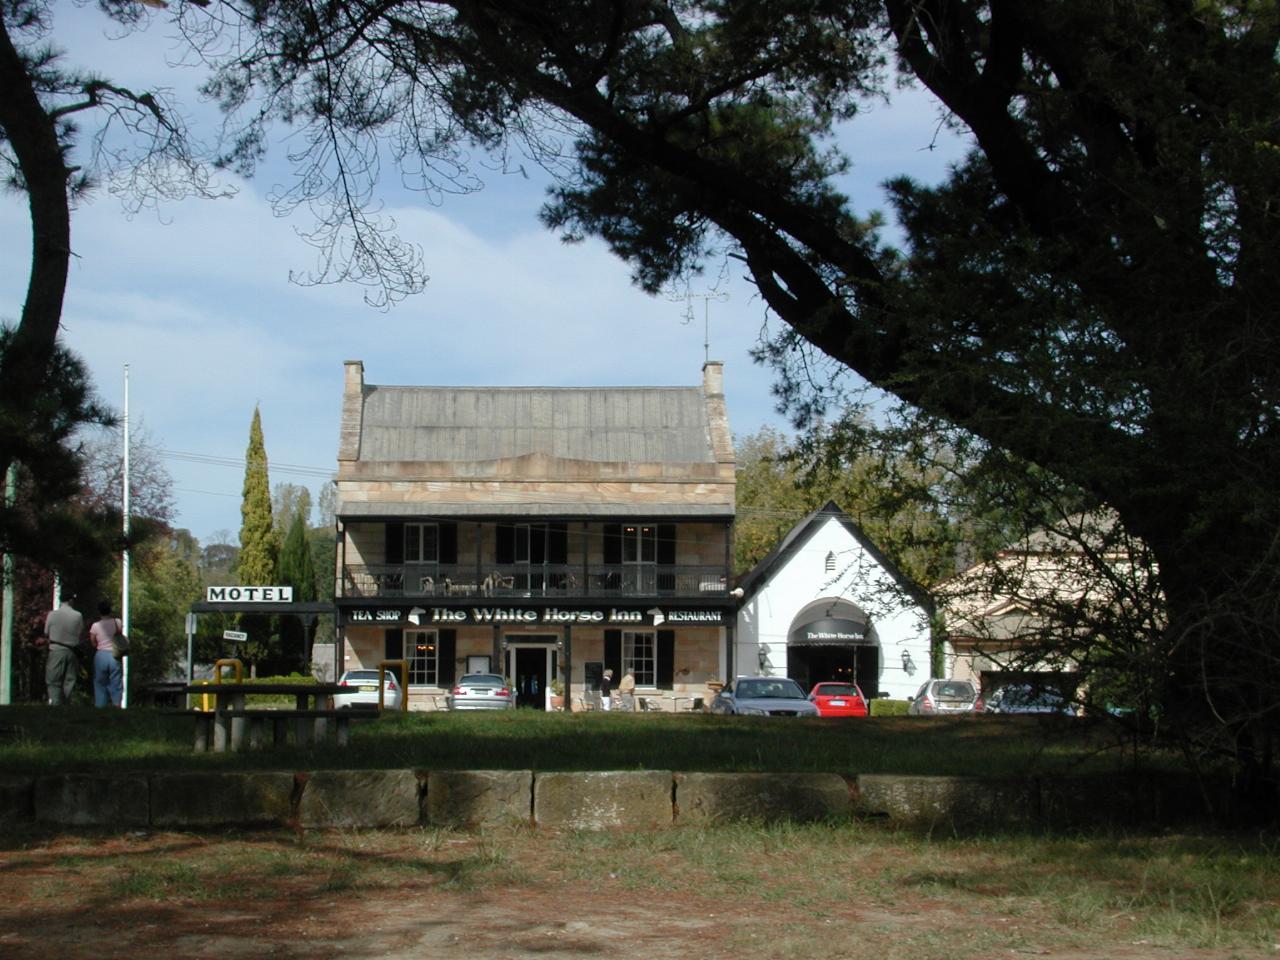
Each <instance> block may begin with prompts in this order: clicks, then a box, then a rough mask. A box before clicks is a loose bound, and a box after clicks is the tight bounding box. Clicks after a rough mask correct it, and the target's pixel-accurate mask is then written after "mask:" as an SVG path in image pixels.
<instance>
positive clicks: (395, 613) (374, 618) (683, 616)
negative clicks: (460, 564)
mask: <svg viewBox="0 0 1280 960" xmlns="http://www.w3.org/2000/svg"><path fill="white" fill-rule="evenodd" d="M415 614H416V619H415ZM402 616H407V617H408V618H409V620H410V621H411V622H413V623H442V624H459V623H506V624H520V623H541V624H592V623H599V624H614V623H635V624H647V623H652V624H653V625H654V626H655V627H656V626H661V625H662V624H664V623H690V624H698V623H702V624H719V623H722V622H723V616H722V614H721V612H720V611H719V610H667V611H663V610H659V609H658V608H656V607H655V608H653V609H651V610H645V611H643V612H642V611H640V610H620V609H618V608H617V607H611V608H609V609H607V610H602V609H587V610H571V609H561V608H559V607H547V608H529V607H470V608H465V607H459V608H445V607H431V608H430V609H427V610H423V609H421V608H415V609H414V610H411V611H410V610H401V609H399V608H379V609H371V610H351V611H350V612H348V614H347V619H348V620H350V621H351V622H353V623H360V622H365V623H368V622H374V623H386V622H392V621H399V620H400V619H401V617H402Z"/></svg>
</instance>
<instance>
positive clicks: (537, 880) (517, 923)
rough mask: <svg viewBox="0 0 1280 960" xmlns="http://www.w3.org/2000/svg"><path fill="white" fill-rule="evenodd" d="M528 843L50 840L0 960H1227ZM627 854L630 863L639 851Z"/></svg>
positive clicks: (30, 849) (14, 884)
mask: <svg viewBox="0 0 1280 960" xmlns="http://www.w3.org/2000/svg"><path fill="white" fill-rule="evenodd" d="M644 846H645V845H644V842H643V838H641V840H640V842H635V841H634V840H633V842H632V843H631V844H629V845H628V847H627V848H625V849H624V850H621V851H620V850H619V849H618V848H617V847H615V846H610V845H609V844H608V843H604V844H599V845H596V844H593V843H591V842H588V843H586V844H585V845H583V844H582V843H567V844H566V843H565V842H561V841H560V840H558V839H557V838H556V837H554V836H547V835H525V836H521V837H515V838H505V839H503V840H500V841H499V842H498V843H496V844H495V843H494V842H493V841H491V840H486V839H483V838H478V837H469V836H465V835H462V836H459V835H454V836H445V837H439V836H436V837H430V838H427V839H425V840H424V839H422V838H420V837H418V836H416V835H409V836H407V837H405V836H397V835H396V834H392V833H380V834H373V835H363V836H361V835H350V834H344V835H334V836H328V837H325V836H322V835H309V836H308V837H307V838H306V839H305V841H300V840H299V839H298V838H291V837H289V836H282V835H280V834H265V835H261V836H254V835H244V834H240V835H236V836H234V837H217V836H212V837H211V836H195V835H189V834H175V833H134V834H127V835H117V836H107V835H102V836H89V837H84V836H61V835H46V836H33V837H29V838H24V839H21V840H19V841H10V842H8V843H5V844H4V845H3V846H0V957H3V958H5V960H27V958H33V960H34V958H41V960H43V958H62V960H79V958H95V960H98V958H103V957H130V958H133V957H144V958H145V957H173V958H184V960H202V958H218V960H235V958H251V957H253V958H256V957H271V958H273V960H292V958H302V957H308V958H315V957H352V958H362V957H384V958H396V960H399V958H404V960H408V958H421V957H440V956H443V957H455V956H456V957H467V958H508V960H533V958H544V957H561V956H566V957H573V956H578V957H595V956H627V957H634V958H643V960H691V958H716V957H730V956H732V957H742V956H749V957H758V958H770V957H780V958H781V957H787V958H792V957H797V958H805V957H824V958H830V957H859V958H862V957H866V958H874V960H893V958H903V960H905V958H908V957H910V958H912V960H928V958H931V957H938V958H947V960H961V958H967V957H983V958H988V957H997V956H1004V957H1029V956H1034V957H1047V958H1052V960H1083V958H1104V957H1105V958H1117V960H1155V958H1160V960H1169V958H1173V957H1177V958H1188V960H1190V958H1196V960H1228V958H1233V957H1253V956H1277V957H1280V946H1277V947H1276V948H1273V950H1272V951H1269V952H1267V951H1264V952H1252V953H1250V952H1241V951H1238V950H1235V951H1233V950H1226V951H1219V950H1197V949H1191V950H1173V949H1170V948H1169V947H1168V946H1160V945H1158V944H1153V943H1150V942H1148V941H1145V940H1144V939H1143V938H1142V937H1141V936H1138V935H1136V934H1128V933H1126V932H1125V924H1124V922H1120V923H1119V924H1117V925H1115V926H1114V928H1113V929H1111V930H1110V931H1109V933H1108V934H1107V935H1106V937H1105V942H1104V943H1099V942H1097V938H1096V936H1094V937H1090V935H1089V934H1088V933H1081V932H1075V931H1072V932H1070V933H1069V934H1065V933H1064V930H1063V928H1062V926H1061V924H1060V923H1059V922H1058V921H1056V920H1053V919H1051V918H1050V917H1049V915H1048V914H1047V913H1046V912H1045V911H1044V910H1039V909H1036V908H1035V906H1034V905H1031V906H1024V907H1019V908H1017V910H1016V911H1013V912H1011V913H1009V914H1001V913H998V912H997V913H993V912H991V911H989V910H983V909H981V908H980V907H975V906H974V904H973V903H972V902H969V901H966V900H964V899H959V898H952V899H939V898H938V897H937V896H936V895H934V894H931V893H928V892H918V893H913V892H911V891H909V890H899V891H896V892H895V893H894V895H893V896H892V898H891V902H885V900H884V898H881V897H874V896H872V897H869V896H865V895H862V894H861V893H859V891H857V890H855V889H852V888H851V889H850V890H849V891H848V894H847V895H842V894H840V893H839V891H835V892H826V893H823V894H822V895H818V896H815V897H813V898H810V897H808V896H806V895H805V894H804V893H803V890H804V887H803V886H802V887H800V888H799V890H800V891H801V892H800V893H797V888H796V887H794V886H788V885H787V884H785V883H784V884H782V885H781V886H774V885H773V884H772V883H771V882H770V873H769V872H768V871H764V872H745V873H744V872H738V873H734V872H728V873H724V874H721V875H719V876H716V877H710V876H703V875H699V874H698V873H697V871H694V872H692V873H690V872H683V871H673V872H672V873H670V874H667V875H664V873H663V870H664V867H663V863H664V862H669V860H670V858H667V857H664V856H663V855H662V854H661V853H660V852H655V854H654V856H653V857H646V856H644V855H643V850H644ZM637 851H639V852H637Z"/></svg>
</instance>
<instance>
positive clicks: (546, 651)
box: [507, 637, 556, 710]
mask: <svg viewBox="0 0 1280 960" xmlns="http://www.w3.org/2000/svg"><path fill="white" fill-rule="evenodd" d="M541 639H542V638H540V637H539V638H534V637H527V638H526V637H522V638H521V641H522V642H510V641H509V642H508V649H507V676H508V677H509V678H510V679H511V682H512V684H513V685H514V686H515V693H516V706H517V707H532V708H533V709H535V710H545V709H547V702H548V700H547V687H548V685H550V683H551V681H552V679H553V678H554V677H555V662H554V661H555V658H554V656H553V654H554V653H555V650H556V646H555V643H554V640H555V639H556V638H554V637H551V638H549V639H550V640H551V641H552V642H536V641H537V640H541ZM528 641H535V642H528Z"/></svg>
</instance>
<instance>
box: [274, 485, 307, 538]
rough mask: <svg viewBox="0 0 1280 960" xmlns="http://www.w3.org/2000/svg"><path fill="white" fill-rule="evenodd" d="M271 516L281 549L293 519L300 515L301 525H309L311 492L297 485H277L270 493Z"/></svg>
mask: <svg viewBox="0 0 1280 960" xmlns="http://www.w3.org/2000/svg"><path fill="white" fill-rule="evenodd" d="M271 515H272V517H273V518H274V522H275V531H276V540H277V542H278V543H280V544H281V546H282V547H283V545H284V541H285V537H286V536H287V535H288V533H289V529H290V527H291V526H292V525H293V520H294V518H295V517H297V516H299V515H300V516H301V517H302V522H303V525H304V526H309V525H310V523H311V491H310V490H308V489H307V488H306V487H305V486H303V485H302V484H299V483H277V484H276V485H275V487H274V488H273V489H272V491H271Z"/></svg>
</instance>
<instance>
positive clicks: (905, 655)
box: [902, 650, 916, 675]
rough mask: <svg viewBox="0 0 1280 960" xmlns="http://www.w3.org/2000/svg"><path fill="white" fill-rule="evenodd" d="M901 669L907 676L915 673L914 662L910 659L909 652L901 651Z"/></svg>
mask: <svg viewBox="0 0 1280 960" xmlns="http://www.w3.org/2000/svg"><path fill="white" fill-rule="evenodd" d="M902 669H903V670H905V671H906V672H907V674H908V675H914V674H915V672H916V662H915V661H914V660H912V659H911V651H910V650H903V651H902Z"/></svg>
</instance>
